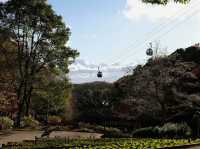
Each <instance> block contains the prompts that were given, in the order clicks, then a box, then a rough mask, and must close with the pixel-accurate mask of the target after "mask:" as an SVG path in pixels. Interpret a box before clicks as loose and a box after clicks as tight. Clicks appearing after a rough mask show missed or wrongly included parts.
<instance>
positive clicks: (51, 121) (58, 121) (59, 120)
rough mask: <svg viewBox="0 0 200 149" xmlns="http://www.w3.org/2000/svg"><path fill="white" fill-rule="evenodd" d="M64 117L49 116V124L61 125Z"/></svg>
mask: <svg viewBox="0 0 200 149" xmlns="http://www.w3.org/2000/svg"><path fill="white" fill-rule="evenodd" d="M61 123H62V118H61V117H59V116H49V117H48V124H50V125H61Z"/></svg>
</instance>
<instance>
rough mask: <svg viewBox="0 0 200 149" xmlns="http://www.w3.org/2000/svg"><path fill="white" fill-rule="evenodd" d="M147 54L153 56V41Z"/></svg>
mask: <svg viewBox="0 0 200 149" xmlns="http://www.w3.org/2000/svg"><path fill="white" fill-rule="evenodd" d="M146 54H147V55H148V56H152V55H153V49H152V43H150V48H148V49H147V51H146Z"/></svg>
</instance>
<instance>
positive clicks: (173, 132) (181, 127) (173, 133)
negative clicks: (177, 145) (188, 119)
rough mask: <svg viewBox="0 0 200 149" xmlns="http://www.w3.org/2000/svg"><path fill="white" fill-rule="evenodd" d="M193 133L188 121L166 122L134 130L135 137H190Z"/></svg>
mask: <svg viewBox="0 0 200 149" xmlns="http://www.w3.org/2000/svg"><path fill="white" fill-rule="evenodd" d="M191 134H192V130H191V128H190V127H189V126H188V125H187V124H186V123H179V124H178V123H166V124H164V125H163V126H161V127H159V126H156V127H146V128H140V129H137V130H135V131H134V132H133V136H135V137H147V138H149V137H150V138H188V137H190V136H191Z"/></svg>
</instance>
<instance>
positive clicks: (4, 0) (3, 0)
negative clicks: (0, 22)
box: [0, 0, 8, 3]
mask: <svg viewBox="0 0 200 149" xmlns="http://www.w3.org/2000/svg"><path fill="white" fill-rule="evenodd" d="M7 1H8V0H0V2H3V3H4V2H7Z"/></svg>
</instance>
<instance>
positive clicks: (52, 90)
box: [32, 73, 70, 122]
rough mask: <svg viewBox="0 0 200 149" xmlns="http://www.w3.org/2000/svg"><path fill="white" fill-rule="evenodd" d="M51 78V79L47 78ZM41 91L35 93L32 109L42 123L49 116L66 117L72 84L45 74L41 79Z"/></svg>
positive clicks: (58, 77)
mask: <svg viewBox="0 0 200 149" xmlns="http://www.w3.org/2000/svg"><path fill="white" fill-rule="evenodd" d="M46 75H48V76H51V77H47V76H46ZM38 84H39V89H37V90H35V91H34V92H33V99H32V109H33V111H34V113H35V114H36V117H37V119H39V120H40V121H42V122H45V121H46V120H47V117H48V116H49V115H59V116H62V117H65V115H66V114H67V113H66V112H65V111H66V108H67V103H68V99H69V95H70V84H69V82H68V80H67V79H66V78H62V77H61V76H57V75H56V76H55V75H52V74H48V73H44V74H42V75H40V78H39V82H38Z"/></svg>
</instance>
